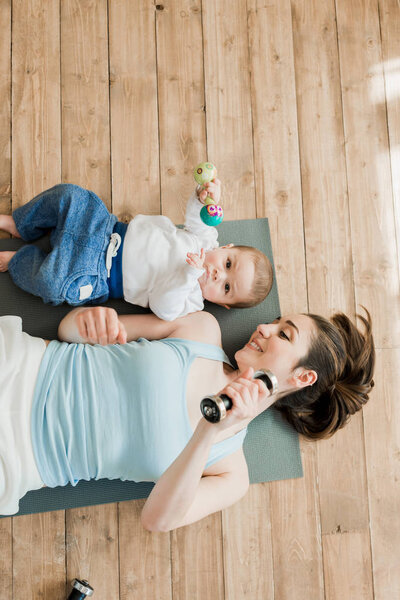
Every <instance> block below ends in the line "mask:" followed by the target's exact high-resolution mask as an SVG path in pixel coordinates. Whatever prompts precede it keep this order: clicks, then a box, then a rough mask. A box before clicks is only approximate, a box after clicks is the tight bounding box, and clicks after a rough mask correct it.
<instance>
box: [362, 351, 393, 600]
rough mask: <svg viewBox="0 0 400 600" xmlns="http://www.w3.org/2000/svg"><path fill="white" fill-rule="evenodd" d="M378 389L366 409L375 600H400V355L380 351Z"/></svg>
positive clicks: (366, 443)
mask: <svg viewBox="0 0 400 600" xmlns="http://www.w3.org/2000/svg"><path fill="white" fill-rule="evenodd" d="M376 373H377V376H376V387H375V389H374V394H373V397H372V398H371V400H370V402H369V403H368V404H367V406H366V407H365V409H364V427H365V446H366V454H367V472H368V495H369V505H370V519H371V544H372V565H373V579H374V592H375V600H386V598H399V597H400V571H399V564H398V563H399V561H398V558H399V556H400V527H399V519H398V512H399V506H400V485H399V482H400V460H399V458H400V414H399V412H400V405H399V402H398V391H399V385H400V350H399V349H398V348H396V349H384V350H378V351H377V361H376Z"/></svg>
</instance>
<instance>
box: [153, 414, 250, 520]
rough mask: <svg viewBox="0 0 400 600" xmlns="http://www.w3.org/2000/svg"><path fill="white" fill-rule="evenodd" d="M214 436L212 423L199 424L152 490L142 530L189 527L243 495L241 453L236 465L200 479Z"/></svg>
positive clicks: (244, 482)
mask: <svg viewBox="0 0 400 600" xmlns="http://www.w3.org/2000/svg"><path fill="white" fill-rule="evenodd" d="M217 433H218V429H217V428H216V427H215V425H214V424H213V423H208V422H207V421H206V420H205V419H202V420H201V421H200V422H199V424H198V425H197V427H196V430H195V432H194V434H193V436H192V437H191V439H190V441H189V443H188V444H187V446H186V447H185V449H184V450H183V451H182V452H181V454H180V455H179V456H178V458H177V459H176V460H175V461H174V462H173V463H172V465H170V467H169V468H168V469H167V470H166V471H165V472H164V473H163V474H162V476H161V477H160V479H159V480H158V481H157V484H156V485H155V486H154V488H153V490H152V491H151V494H150V496H149V497H148V499H147V501H146V504H145V505H144V508H143V510H142V515H141V522H142V525H143V526H144V527H145V529H148V530H149V531H170V530H172V529H176V528H177V527H183V526H184V525H189V524H190V523H193V522H195V521H199V520H200V519H203V518H204V517H206V516H207V515H209V514H211V513H214V512H216V511H218V510H222V509H224V508H227V507H228V506H230V505H231V504H234V503H235V502H237V501H238V500H240V498H242V496H244V495H245V494H246V492H247V490H248V487H249V478H248V471H247V464H246V460H245V458H244V455H243V452H242V451H239V452H237V453H235V454H236V456H234V458H236V464H235V467H234V468H232V469H231V470H227V471H226V472H221V473H220V474H219V475H209V476H203V471H204V469H205V465H206V463H207V458H208V454H209V451H210V449H211V446H212V445H213V443H215V439H216V436H217ZM230 458H232V457H230ZM221 462H222V461H221ZM230 462H231V461H230ZM231 464H232V463H231Z"/></svg>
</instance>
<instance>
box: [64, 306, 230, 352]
mask: <svg viewBox="0 0 400 600" xmlns="http://www.w3.org/2000/svg"><path fill="white" fill-rule="evenodd" d="M58 337H59V339H60V340H63V341H66V342H81V343H89V344H101V345H106V344H115V343H118V344H125V343H126V342H130V341H132V340H137V339H138V338H140V337H144V338H146V339H148V340H159V339H163V338H166V337H182V338H186V339H192V340H197V341H204V342H208V343H210V344H219V343H220V341H221V332H220V329H219V325H218V322H217V320H216V319H215V318H214V317H213V316H212V315H210V314H209V313H206V312H200V311H199V312H196V313H192V314H190V315H186V316H185V317H181V318H180V319H176V320H175V321H163V320H162V319H159V318H158V317H157V316H156V315H153V314H142V315H135V314H131V315H118V313H117V312H116V311H115V310H114V309H113V308H110V307H107V306H93V307H78V308H75V309H74V310H71V312H69V313H68V314H67V315H66V316H65V317H64V319H63V320H62V321H61V322H60V325H59V327H58Z"/></svg>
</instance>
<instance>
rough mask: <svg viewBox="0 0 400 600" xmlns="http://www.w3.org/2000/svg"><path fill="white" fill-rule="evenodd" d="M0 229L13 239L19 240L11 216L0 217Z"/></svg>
mask: <svg viewBox="0 0 400 600" xmlns="http://www.w3.org/2000/svg"><path fill="white" fill-rule="evenodd" d="M0 229H2V230H3V231H7V232H8V233H11V235H13V236H14V237H17V238H20V237H21V236H20V235H19V233H18V229H17V227H16V225H15V221H14V219H13V218H12V216H11V215H0Z"/></svg>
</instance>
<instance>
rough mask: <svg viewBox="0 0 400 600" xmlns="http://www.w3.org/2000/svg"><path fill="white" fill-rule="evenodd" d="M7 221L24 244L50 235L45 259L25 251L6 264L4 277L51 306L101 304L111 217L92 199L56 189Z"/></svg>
mask: <svg viewBox="0 0 400 600" xmlns="http://www.w3.org/2000/svg"><path fill="white" fill-rule="evenodd" d="M13 218H14V221H15V224H16V227H17V229H18V232H19V234H20V235H21V237H22V239H23V240H25V241H27V242H31V241H33V240H36V239H38V238H40V237H42V236H43V235H44V234H45V233H47V232H48V231H49V230H50V231H51V234H50V244H51V251H50V252H49V253H46V252H44V251H43V250H41V249H39V248H37V247H36V246H34V245H29V246H24V247H23V248H21V249H20V250H18V252H17V253H16V254H15V255H14V256H13V257H12V259H11V260H10V263H9V266H8V270H9V273H10V275H11V277H12V279H13V281H14V282H15V283H16V284H17V285H18V286H19V287H20V288H22V289H23V290H25V291H26V292H29V293H31V294H34V295H35V296H40V297H41V298H42V299H43V301H44V302H46V303H49V304H54V305H57V304H61V303H62V302H67V303H68V304H71V305H72V306H78V305H80V304H88V303H90V302H92V301H93V300H96V303H98V302H104V301H105V300H107V298H108V294H109V289H108V283H107V269H106V261H105V255H106V251H107V248H108V244H109V242H110V235H111V233H112V231H113V228H114V225H115V223H116V222H117V217H116V216H115V215H112V214H110V213H109V212H108V210H107V208H106V206H105V204H104V203H103V202H102V201H101V200H100V198H99V197H98V196H96V194H94V193H93V192H90V191H89V190H85V189H83V188H81V187H79V186H77V185H72V184H60V185H56V186H54V187H53V188H51V189H50V190H46V191H44V192H42V193H41V194H39V195H38V196H36V198H34V199H33V200H31V201H30V202H28V203H27V204H25V205H24V206H21V207H20V208H17V209H16V210H15V211H14V212H13ZM90 290H92V291H90ZM88 293H89V296H88ZM83 296H85V297H84V298H83Z"/></svg>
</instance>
